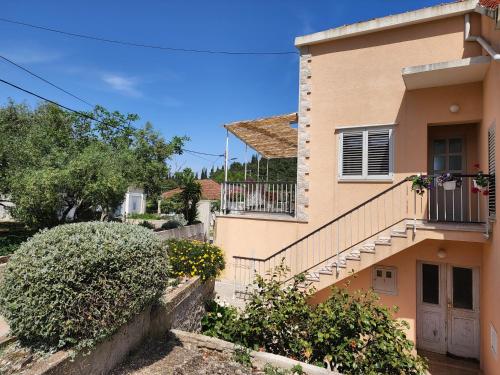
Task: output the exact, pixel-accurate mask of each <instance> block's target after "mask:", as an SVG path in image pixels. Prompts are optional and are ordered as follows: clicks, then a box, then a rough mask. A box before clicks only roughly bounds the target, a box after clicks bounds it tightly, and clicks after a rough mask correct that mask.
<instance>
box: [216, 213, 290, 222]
mask: <svg viewBox="0 0 500 375" xmlns="http://www.w3.org/2000/svg"><path fill="white" fill-rule="evenodd" d="M217 216H219V217H233V218H238V219H255V220H271V221H295V222H297V221H298V220H297V218H296V217H295V216H292V215H290V214H286V213H271V212H250V211H244V212H239V213H235V212H232V213H230V214H219V215H217Z"/></svg>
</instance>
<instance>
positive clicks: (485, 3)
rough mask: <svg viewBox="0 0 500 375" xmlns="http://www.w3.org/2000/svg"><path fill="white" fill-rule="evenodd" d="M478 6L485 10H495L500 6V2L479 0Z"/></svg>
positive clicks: (496, 0) (499, 0) (497, 0)
mask: <svg viewBox="0 0 500 375" xmlns="http://www.w3.org/2000/svg"><path fill="white" fill-rule="evenodd" d="M479 5H481V6H483V7H485V8H490V9H497V8H498V6H499V5H500V0H479Z"/></svg>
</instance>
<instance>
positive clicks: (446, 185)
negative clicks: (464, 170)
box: [443, 181, 457, 190]
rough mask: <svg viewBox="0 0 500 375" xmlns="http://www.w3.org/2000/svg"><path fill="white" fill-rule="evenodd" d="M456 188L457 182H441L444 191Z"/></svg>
mask: <svg viewBox="0 0 500 375" xmlns="http://www.w3.org/2000/svg"><path fill="white" fill-rule="evenodd" d="M456 188H457V181H446V182H443V189H444V190H455V189H456Z"/></svg>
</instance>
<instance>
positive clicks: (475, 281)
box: [446, 263, 481, 360]
mask: <svg viewBox="0 0 500 375" xmlns="http://www.w3.org/2000/svg"><path fill="white" fill-rule="evenodd" d="M453 267H459V268H470V269H471V270H472V310H467V309H459V308H454V307H453V281H452V278H453ZM479 272H480V269H479V267H478V266H464V265H461V264H454V263H447V264H446V293H447V294H446V296H447V306H448V307H447V309H446V310H447V311H446V314H447V316H446V321H447V327H446V337H447V338H450V337H451V335H452V319H453V314H456V315H464V317H466V316H467V315H472V314H473V315H475V322H474V324H475V327H474V328H475V332H476V333H477V335H476V337H474V340H475V341H476V345H475V353H472V355H470V354H471V353H469V352H467V351H464V352H460V353H459V354H455V353H452V354H454V355H459V356H461V357H464V358H477V359H478V360H479V356H480V354H481V350H480V346H481V312H480V308H479V305H480V301H481V300H480V295H479V294H480V293H481V290H480V274H479ZM450 305H451V307H450ZM452 310H453V311H452ZM447 351H448V352H450V350H449V344H448V342H447Z"/></svg>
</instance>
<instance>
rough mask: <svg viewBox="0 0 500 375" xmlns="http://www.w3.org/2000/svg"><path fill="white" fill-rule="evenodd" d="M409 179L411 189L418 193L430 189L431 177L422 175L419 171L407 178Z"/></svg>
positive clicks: (420, 193)
mask: <svg viewBox="0 0 500 375" xmlns="http://www.w3.org/2000/svg"><path fill="white" fill-rule="evenodd" d="M408 180H409V181H411V190H413V191H414V192H415V193H417V194H418V195H424V193H425V190H426V189H427V190H431V189H432V177H430V176H422V175H421V174H420V173H419V174H418V175H414V176H411V177H409V178H408Z"/></svg>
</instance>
